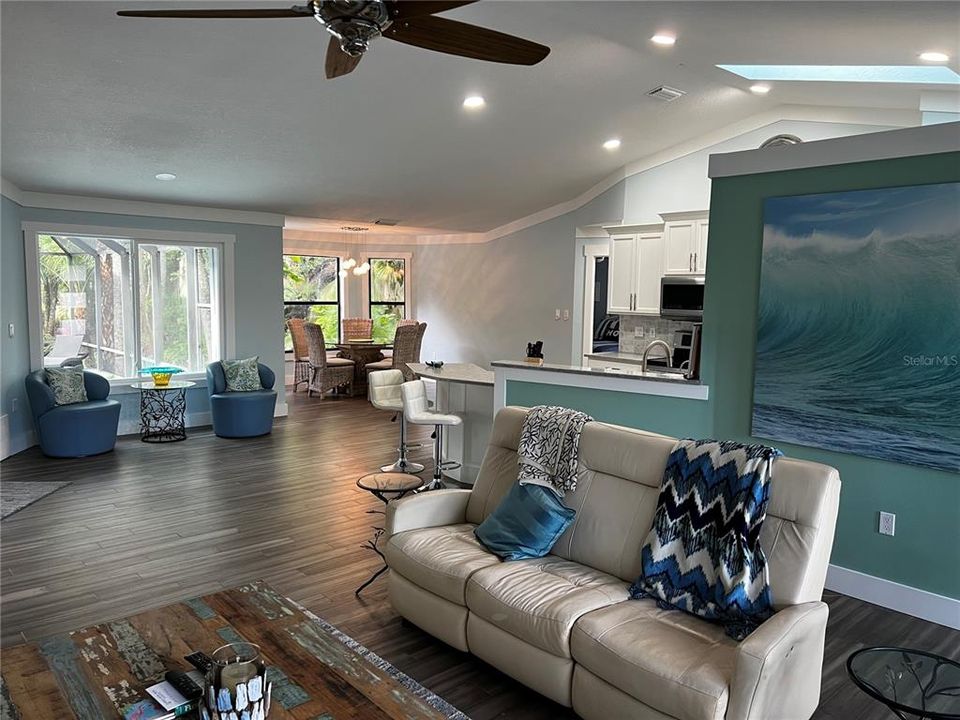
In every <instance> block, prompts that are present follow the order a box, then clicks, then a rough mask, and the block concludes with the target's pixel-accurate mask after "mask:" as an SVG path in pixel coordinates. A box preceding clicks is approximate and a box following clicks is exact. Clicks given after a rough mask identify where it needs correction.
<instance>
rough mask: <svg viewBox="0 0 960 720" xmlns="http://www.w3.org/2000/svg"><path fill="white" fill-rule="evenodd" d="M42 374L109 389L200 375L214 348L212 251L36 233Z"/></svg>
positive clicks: (218, 321)
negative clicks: (140, 377)
mask: <svg viewBox="0 0 960 720" xmlns="http://www.w3.org/2000/svg"><path fill="white" fill-rule="evenodd" d="M36 242H37V270H38V276H39V277H38V280H39V289H40V293H39V295H40V298H39V299H40V307H39V310H40V313H39V314H40V335H41V337H42V345H43V348H42V349H43V355H44V358H45V359H44V361H43V362H44V365H53V364H61V363H62V362H67V363H68V364H69V363H77V364H82V365H83V366H84V367H85V368H87V369H89V370H94V371H96V372H99V373H101V374H103V375H104V376H106V377H108V378H110V379H117V380H119V379H127V378H133V377H136V375H137V372H138V370H139V369H140V368H142V367H147V366H151V365H172V366H175V367H179V368H181V369H182V370H184V371H185V372H188V373H200V372H203V370H204V368H205V367H206V365H207V363H209V362H212V361H213V360H215V359H218V358H219V357H220V355H221V348H222V344H223V340H222V338H223V332H222V327H221V326H222V317H223V316H222V312H221V307H222V306H221V302H222V300H221V296H222V293H221V289H220V288H221V281H220V272H221V271H220V264H221V248H220V247H218V246H216V245H208V244H196V245H194V244H191V243H184V242H161V241H141V240H135V239H132V238H116V237H111V238H106V237H99V236H83V235H73V234H54V233H42V232H41V233H37V235H36Z"/></svg>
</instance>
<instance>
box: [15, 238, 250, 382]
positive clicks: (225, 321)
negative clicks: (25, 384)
mask: <svg viewBox="0 0 960 720" xmlns="http://www.w3.org/2000/svg"><path fill="white" fill-rule="evenodd" d="M21 230H22V233H23V245H24V259H25V265H26V285H27V325H28V334H29V346H30V368H31V370H41V369H43V324H42V320H41V311H40V303H41V299H40V251H39V236H40V235H77V236H80V237H92V238H102V239H105V240H123V241H127V242H130V244H131V256H132V257H138V255H139V252H140V246H141V245H166V246H179V247H213V248H215V249H218V250H219V255H220V260H219V262H218V263H217V265H218V267H217V271H216V272H215V273H214V276H215V278H216V280H217V286H218V290H219V295H220V313H219V317H218V318H217V320H218V322H219V329H220V332H219V335H220V348H221V353H222V355H223V357H233V356H234V355H235V354H236V287H235V278H234V268H235V262H234V260H235V245H236V236H235V235H228V234H221V233H199V232H198V233H194V232H182V231H173V230H151V229H146V228H126V227H104V226H94V225H73V224H63V223H45V222H24V223H22V224H21ZM139 274H140V268H139V263H137V262H132V263H131V278H132V285H133V288H134V292H133V298H132V300H133V312H132V316H133V333H134V340H133V342H134V347H135V348H136V355H137V362H138V363H142V358H141V357H140V353H141V351H142V348H141V346H140V332H141V329H140V297H139V295H140V293H139V292H138V291H137V289H138V288H139V279H140V278H139ZM179 377H180V378H182V379H184V380H193V381H199V383H198V384H200V385H205V384H206V374H205V372H204V371H199V370H198V371H196V372H185V373H183V374H181V375H180V376H179ZM142 379H143V377H142V376H134V377H126V378H109V382H110V385H111V387H123V386H129V385H131V384H132V383H135V382H139V381H141V380H142Z"/></svg>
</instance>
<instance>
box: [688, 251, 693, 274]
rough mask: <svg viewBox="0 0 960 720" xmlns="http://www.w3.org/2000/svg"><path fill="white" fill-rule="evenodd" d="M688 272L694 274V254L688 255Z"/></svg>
mask: <svg viewBox="0 0 960 720" xmlns="http://www.w3.org/2000/svg"><path fill="white" fill-rule="evenodd" d="M687 270H689V271H690V272H693V253H690V254H689V255H687Z"/></svg>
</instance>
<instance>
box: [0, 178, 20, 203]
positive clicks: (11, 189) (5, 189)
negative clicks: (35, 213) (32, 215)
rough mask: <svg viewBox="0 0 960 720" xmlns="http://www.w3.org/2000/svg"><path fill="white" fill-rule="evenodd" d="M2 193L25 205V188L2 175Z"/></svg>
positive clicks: (0, 192) (0, 186)
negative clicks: (19, 186)
mask: <svg viewBox="0 0 960 720" xmlns="http://www.w3.org/2000/svg"><path fill="white" fill-rule="evenodd" d="M0 194H2V195H3V196H4V197H5V198H7V199H8V200H13V202H15V203H16V204H17V205H23V190H21V189H20V188H18V187H17V186H16V185H14V184H13V183H12V182H10V181H9V180H7V179H6V178H5V177H0Z"/></svg>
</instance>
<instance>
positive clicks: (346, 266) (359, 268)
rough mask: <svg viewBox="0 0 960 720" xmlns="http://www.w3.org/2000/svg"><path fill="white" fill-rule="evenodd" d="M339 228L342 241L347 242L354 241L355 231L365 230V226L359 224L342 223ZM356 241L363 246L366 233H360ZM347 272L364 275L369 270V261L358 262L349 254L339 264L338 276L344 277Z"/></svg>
mask: <svg viewBox="0 0 960 720" xmlns="http://www.w3.org/2000/svg"><path fill="white" fill-rule="evenodd" d="M340 229H341V230H343V237H344V242H347V243H349V242H351V241H356V238H357V236H356V233H366V232H367V228H365V227H360V226H359V225H343V226H341V228H340ZM358 242H359V244H360V246H361V248H362V247H364V246H365V245H366V235H361V236H360V239H359V241H358ZM349 272H352V273H353V274H354V275H366V274H367V273H368V272H370V263H369V262H367V261H366V260H364V261H363V262H362V263H358V262H357V261H356V259H355V258H354V257H353V255H349V256H348V257H347V259H346V260H344V261H343V262H342V263H341V264H340V277H342V278H343V277H346V276H347V273H349Z"/></svg>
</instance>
